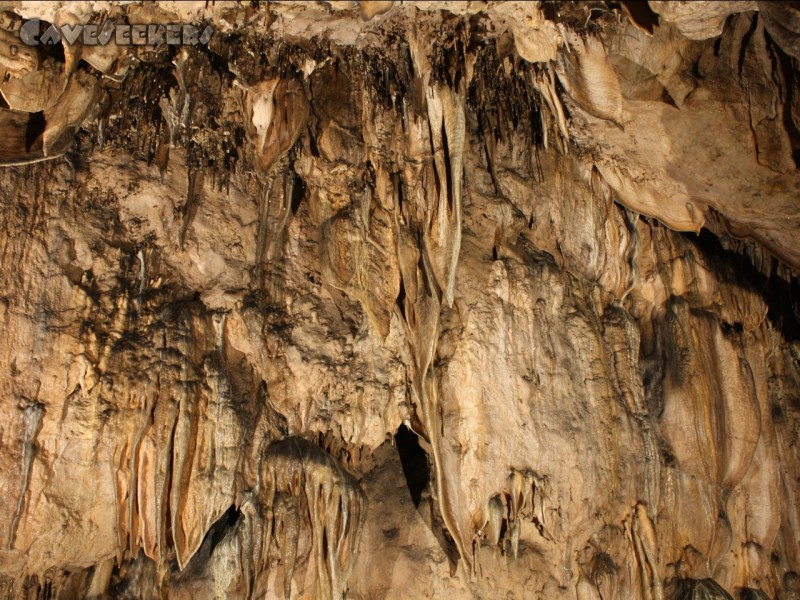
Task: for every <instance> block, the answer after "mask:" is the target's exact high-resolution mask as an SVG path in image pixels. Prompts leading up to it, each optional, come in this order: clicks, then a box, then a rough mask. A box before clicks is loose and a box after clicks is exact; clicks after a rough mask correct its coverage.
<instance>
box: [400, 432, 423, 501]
mask: <svg viewBox="0 0 800 600" xmlns="http://www.w3.org/2000/svg"><path fill="white" fill-rule="evenodd" d="M394 444H395V447H396V448H397V453H398V454H399V455H400V463H401V464H402V465H403V474H404V475H405V477H406V484H407V485H408V491H409V492H410V493H411V500H412V501H413V502H414V506H419V503H420V500H421V499H422V492H423V490H424V489H425V488H426V487H428V483H429V481H430V466H429V465H428V455H427V454H426V453H425V451H424V450H423V449H422V447H421V446H420V445H419V439H418V438H417V435H416V434H415V433H414V432H413V431H411V430H410V429H409V428H408V427H406V426H405V425H400V427H399V429H398V430H397V433H396V434H395V435H394Z"/></svg>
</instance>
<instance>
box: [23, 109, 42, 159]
mask: <svg viewBox="0 0 800 600" xmlns="http://www.w3.org/2000/svg"><path fill="white" fill-rule="evenodd" d="M45 125H46V122H45V118H44V113H43V112H42V111H39V112H35V113H31V115H30V117H28V127H27V128H26V129H25V152H30V151H31V148H33V146H34V144H36V142H37V140H39V139H40V138H41V136H42V134H44V128H45Z"/></svg>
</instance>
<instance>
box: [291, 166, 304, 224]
mask: <svg viewBox="0 0 800 600" xmlns="http://www.w3.org/2000/svg"><path fill="white" fill-rule="evenodd" d="M289 177H292V178H294V182H293V185H292V186H291V189H292V197H291V207H292V215H296V214H297V211H298V209H299V208H300V203H301V202H302V201H303V198H304V197H305V195H306V184H305V182H304V181H303V178H302V177H298V176H297V175H295V173H294V172H292V173H290V174H289Z"/></svg>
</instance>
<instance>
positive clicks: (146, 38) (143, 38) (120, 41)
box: [19, 19, 214, 46]
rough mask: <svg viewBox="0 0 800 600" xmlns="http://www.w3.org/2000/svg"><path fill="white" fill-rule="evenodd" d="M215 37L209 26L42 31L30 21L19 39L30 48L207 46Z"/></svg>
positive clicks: (76, 27) (112, 26)
mask: <svg viewBox="0 0 800 600" xmlns="http://www.w3.org/2000/svg"><path fill="white" fill-rule="evenodd" d="M212 35H214V28H213V27H211V26H210V25H209V26H207V27H206V28H205V29H202V30H201V29H200V28H199V27H195V26H194V25H177V24H174V23H171V24H166V25H133V24H132V25H117V24H116V23H114V21H106V22H105V23H103V24H102V25H62V26H61V27H56V26H55V25H50V26H49V27H48V28H47V29H45V30H44V32H42V21H40V20H39V19H31V20H30V21H25V23H23V24H22V28H21V29H20V30H19V38H20V40H21V41H22V43H23V44H26V45H28V46H38V45H40V44H42V45H45V46H55V45H56V44H58V43H59V42H60V41H64V42H65V43H67V44H69V45H72V44H74V43H76V42H78V41H80V42H81V43H83V44H84V45H85V46H105V45H106V44H108V43H109V42H110V41H111V40H112V39H113V40H114V42H115V43H116V44H117V45H118V46H132V45H135V46H159V45H163V44H168V45H171V46H196V45H198V44H201V45H203V46H205V45H206V44H208V42H209V41H210V40H211V36H212Z"/></svg>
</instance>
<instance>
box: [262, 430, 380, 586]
mask: <svg viewBox="0 0 800 600" xmlns="http://www.w3.org/2000/svg"><path fill="white" fill-rule="evenodd" d="M260 477H261V488H260V489H261V491H260V492H259V496H258V498H259V503H260V505H261V507H262V508H263V510H265V511H266V514H265V517H264V522H263V534H262V537H261V540H263V541H261V542H259V545H260V552H259V553H258V554H255V553H254V557H255V558H256V561H257V562H256V567H255V571H256V572H258V570H260V569H263V568H264V567H265V566H266V561H267V556H268V553H269V548H270V545H271V544H272V543H276V544H277V545H278V549H279V552H280V556H281V562H282V563H283V564H284V569H285V571H284V573H285V574H284V594H285V597H286V598H287V599H288V598H289V597H290V594H291V578H292V573H293V571H294V564H295V560H296V553H297V537H298V530H297V527H298V519H299V514H298V513H302V514H303V515H307V516H308V522H309V524H310V527H311V537H312V543H313V559H314V562H315V568H316V578H315V591H314V597H315V598H317V599H319V600H327V599H330V600H340V599H341V598H343V597H344V592H345V589H346V585H347V578H348V576H349V574H350V571H351V570H352V568H353V565H354V561H355V559H356V556H357V554H358V546H359V543H360V537H361V530H362V528H363V526H364V519H365V518H366V509H367V500H366V496H365V495H364V492H363V491H362V490H361V487H360V486H359V484H358V482H357V481H356V480H355V479H354V478H353V477H352V476H351V475H350V474H349V473H347V472H346V471H344V469H342V468H341V466H339V463H338V462H337V461H336V460H334V459H333V458H332V457H331V456H330V455H329V454H327V453H326V452H324V451H323V450H321V449H320V448H319V447H317V446H315V445H314V444H311V443H310V442H308V441H306V440H304V439H300V438H287V439H285V440H282V441H280V442H276V443H274V444H272V445H271V446H270V447H269V449H268V450H267V452H266V455H265V456H264V461H263V463H262V466H261V476H260ZM303 520H304V519H303ZM259 556H260V557H261V558H260V559H259V558H258V557H259Z"/></svg>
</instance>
